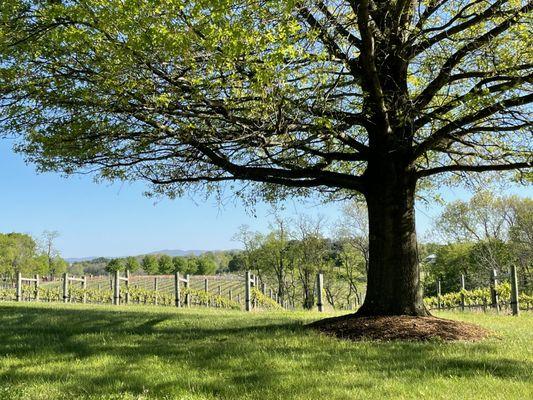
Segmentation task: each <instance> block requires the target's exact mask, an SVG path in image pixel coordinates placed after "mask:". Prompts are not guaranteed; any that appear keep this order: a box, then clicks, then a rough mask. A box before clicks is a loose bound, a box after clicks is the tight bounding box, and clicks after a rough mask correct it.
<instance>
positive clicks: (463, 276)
mask: <svg viewBox="0 0 533 400" xmlns="http://www.w3.org/2000/svg"><path fill="white" fill-rule="evenodd" d="M464 290H465V275H464V274H461V311H464V310H465V294H464V293H463V291H464Z"/></svg>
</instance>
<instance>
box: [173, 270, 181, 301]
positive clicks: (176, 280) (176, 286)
mask: <svg viewBox="0 0 533 400" xmlns="http://www.w3.org/2000/svg"><path fill="white" fill-rule="evenodd" d="M174 297H175V302H174V303H175V304H176V307H178V308H179V307H181V301H180V273H179V272H175V273H174Z"/></svg>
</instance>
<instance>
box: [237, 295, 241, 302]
mask: <svg viewBox="0 0 533 400" xmlns="http://www.w3.org/2000/svg"><path fill="white" fill-rule="evenodd" d="M237 303H239V304H241V294H240V293H239V294H238V295H237Z"/></svg>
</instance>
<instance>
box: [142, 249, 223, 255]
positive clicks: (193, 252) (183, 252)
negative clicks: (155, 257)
mask: <svg viewBox="0 0 533 400" xmlns="http://www.w3.org/2000/svg"><path fill="white" fill-rule="evenodd" d="M208 251H210V250H168V249H166V250H158V251H152V252H151V253H148V254H166V255H167V256H172V257H175V256H193V255H194V256H199V255H202V254H204V253H207V252H208ZM215 251H216V250H215Z"/></svg>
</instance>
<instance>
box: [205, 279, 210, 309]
mask: <svg viewBox="0 0 533 400" xmlns="http://www.w3.org/2000/svg"><path fill="white" fill-rule="evenodd" d="M204 291H205V294H206V298H205V305H206V306H207V307H209V296H208V295H207V294H208V293H209V279H207V278H205V279H204Z"/></svg>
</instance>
